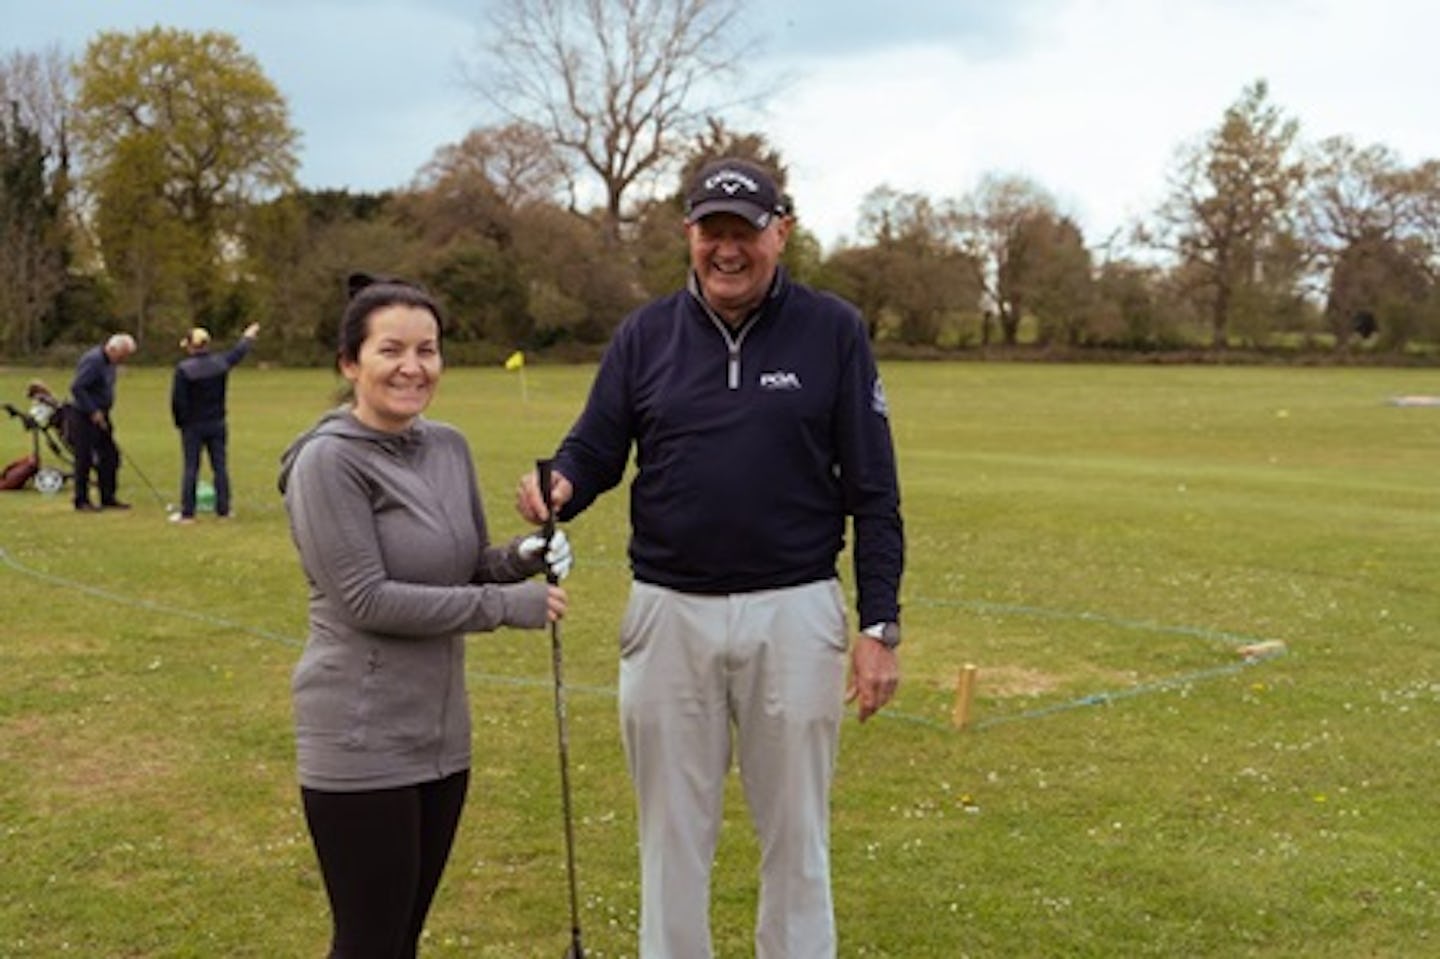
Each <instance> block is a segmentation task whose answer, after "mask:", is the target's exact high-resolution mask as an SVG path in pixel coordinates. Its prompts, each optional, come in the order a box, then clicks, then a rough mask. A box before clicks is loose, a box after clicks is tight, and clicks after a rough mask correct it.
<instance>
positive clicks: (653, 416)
mask: <svg viewBox="0 0 1440 959" xmlns="http://www.w3.org/2000/svg"><path fill="white" fill-rule="evenodd" d="M791 213H792V210H791V206H790V203H789V199H788V197H786V196H785V195H784V194H782V193H781V192H780V191H779V190H778V189H777V187H776V183H775V180H774V177H773V176H772V175H771V173H770V171H768V170H766V169H764V168H762V167H760V166H758V165H756V164H754V163H750V162H746V161H743V160H735V159H726V160H719V161H716V162H713V163H710V164H707V165H705V166H704V167H703V168H702V169H700V171H699V172H698V173H697V174H696V175H695V177H694V179H693V180H692V181H691V182H690V184H689V186H688V187H687V189H686V194H685V220H684V226H685V232H686V236H687V237H688V241H689V248H690V266H691V270H690V275H689V282H688V283H687V284H686V287H685V289H683V290H681V291H679V292H677V293H674V294H672V295H670V296H667V297H664V298H662V299H660V300H657V301H655V302H653V303H650V304H649V305H647V306H643V307H641V308H640V309H639V310H637V311H636V312H635V313H633V314H631V315H630V316H629V317H627V318H626V319H625V321H624V322H623V323H622V324H621V326H620V328H619V329H618V330H617V331H616V333H615V336H614V337H613V338H612V340H611V342H610V345H609V347H608V348H607V350H606V353H605V356H604V358H603V359H602V360H601V362H600V368H599V371H598V372H597V373H596V376H595V382H594V384H593V386H592V388H591V391H590V396H589V399H588V401H587V403H586V406H585V409H584V411H583V412H582V413H581V415H580V418H579V419H578V420H577V421H576V423H575V424H574V426H573V427H572V428H571V430H570V433H569V435H567V436H566V437H565V439H564V441H563V442H562V443H561V444H560V448H559V451H558V452H557V453H556V456H555V465H554V474H553V476H552V483H551V494H552V496H553V502H554V503H555V505H556V507H557V516H558V518H559V519H561V520H571V519H574V518H575V517H576V516H577V515H579V514H580V513H581V512H582V511H584V510H585V509H586V507H588V506H589V505H590V504H591V503H592V502H593V501H594V500H595V498H596V497H597V496H599V495H600V494H602V493H604V492H605V491H606V490H609V489H611V488H613V487H614V486H616V485H617V484H618V483H619V482H620V480H621V478H622V477H623V475H624V473H625V470H626V467H627V465H628V463H629V461H630V453H631V448H632V446H633V447H634V449H635V464H636V472H635V475H634V478H633V480H632V482H631V485H630V526H631V538H630V564H631V569H632V574H633V578H634V582H633V583H632V585H631V590H630V597H629V602H628V606H627V608H626V611H625V615H624V618H623V620H622V622H621V626H620V679H619V704H620V721H621V730H622V737H623V741H624V746H625V753H626V760H627V762H628V765H629V771H630V776H631V779H632V782H633V784H634V788H635V793H636V798H637V804H638V809H639V831H640V859H641V907H640V956H641V957H642V959H709V957H710V956H711V955H712V954H713V953H712V944H711V937H710V921H709V909H710V874H711V866H712V861H713V858H714V853H715V848H716V841H717V838H718V835H719V831H720V823H721V806H722V801H723V795H724V784H725V779H726V776H727V775H728V772H729V768H730V763H731V750H732V742H733V745H734V749H735V755H736V756H737V758H738V760H739V768H740V779H741V784H742V786H743V789H744V793H745V798H746V802H747V804H748V805H749V808H750V816H751V821H752V822H753V823H754V826H755V829H756V831H757V834H758V836H759V840H760V850H761V861H760V874H761V875H760V894H759V915H758V918H757V925H756V930H755V955H756V957H757V959H833V957H834V956H835V955H836V949H837V945H836V932H835V918H834V909H833V905H832V898H831V890H830V859H829V855H830V853H829V842H830V813H829V797H830V786H831V781H832V777H833V774H834V767H835V758H836V753H837V749H838V744H839V735H840V721H841V718H842V716H843V712H844V705H843V704H844V702H845V700H846V699H847V698H848V699H858V701H859V713H858V715H859V718H860V720H861V721H862V722H863V721H865V720H866V719H868V718H869V717H870V716H871V715H873V714H874V713H875V711H876V710H878V709H880V708H881V707H882V706H884V705H885V704H886V702H888V701H889V700H890V698H891V697H892V695H893V694H894V692H895V689H896V686H897V684H898V682H899V664H898V660H897V655H896V646H897V644H898V643H899V641H900V632H899V614H900V606H899V599H898V593H899V587H900V578H901V573H902V569H903V565H904V537H903V529H902V523H901V516H900V495H899V485H898V480H897V476H896V467H895V455H894V450H893V446H892V441H891V435H890V425H889V419H888V411H887V407H886V401H885V392H884V390H883V388H882V387H881V383H880V375H879V373H878V371H877V369H876V365H875V360H874V358H873V356H872V354H871V351H870V344H869V341H868V339H867V336H866V327H865V323H864V321H863V319H862V317H861V315H860V313H859V311H858V310H856V309H855V308H854V307H853V306H851V305H850V304H849V303H846V302H845V301H843V300H841V299H839V298H837V297H835V296H831V295H829V294H824V293H818V292H816V291H814V290H811V289H809V288H807V287H805V286H802V285H801V284H799V283H796V282H794V281H793V280H791V279H790V278H789V276H788V275H787V274H786V272H785V270H784V268H783V267H781V266H780V265H779V261H780V256H781V254H782V253H783V252H784V249H785V242H786V238H787V237H788V236H789V234H790V230H791V226H792V222H793V220H792V218H791ZM516 505H517V508H518V509H519V511H520V513H521V515H522V516H524V517H525V518H526V519H528V520H530V521H532V522H540V521H541V520H543V519H544V517H545V515H546V511H545V505H544V500H543V498H542V496H541V495H540V490H539V489H538V487H537V479H536V476H535V474H534V473H530V474H527V475H525V476H523V477H521V480H520V486H519V490H518V493H517V504H516ZM847 521H849V522H850V523H851V524H852V527H853V532H854V564H855V581H856V584H857V593H858V610H859V615H860V622H859V626H860V627H861V628H860V629H859V630H858V633H857V634H854V635H853V640H852V634H851V632H850V630H849V628H848V627H847V625H846V614H845V608H844V598H843V594H842V590H841V587H840V584H839V581H838V578H837V572H836V567H837V562H838V556H839V553H840V551H841V549H842V546H843V544H844V540H845V533H846V524H847ZM847 648H848V650H849V659H850V674H851V675H850V682H849V684H848V689H847V684H846V681H845V669H846V665H845V658H846V651H847Z"/></svg>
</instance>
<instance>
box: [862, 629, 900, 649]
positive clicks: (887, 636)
mask: <svg viewBox="0 0 1440 959" xmlns="http://www.w3.org/2000/svg"><path fill="white" fill-rule="evenodd" d="M860 632H862V633H864V634H865V635H866V636H869V637H870V638H871V639H874V640H878V641H879V642H880V643H882V644H883V645H884V646H885V647H886V648H887V649H894V648H895V647H896V646H899V645H900V624H899V623H875V624H873V625H871V626H866V627H865V628H864V629H862V630H860Z"/></svg>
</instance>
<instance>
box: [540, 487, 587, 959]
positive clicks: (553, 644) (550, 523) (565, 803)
mask: <svg viewBox="0 0 1440 959" xmlns="http://www.w3.org/2000/svg"><path fill="white" fill-rule="evenodd" d="M552 466H553V463H552V461H551V460H548V459H544V460H536V461H535V476H536V479H537V480H539V482H540V497H541V500H542V501H543V502H544V503H545V526H544V530H545V548H546V551H547V552H548V551H549V547H550V537H552V536H553V535H555V507H554V504H553V503H552V502H551V500H550V477H551V472H552ZM545 581H546V582H547V583H549V584H550V585H551V586H554V585H556V584H558V583H559V582H560V577H558V576H556V575H555V573H554V571H553V570H551V569H550V564H549V563H548V562H547V563H546V564H545ZM550 659H551V662H552V664H553V665H554V671H555V727H556V729H557V730H558V731H559V740H560V803H561V806H562V807H563V809H564V812H565V872H566V875H567V876H568V877H569V879H570V946H569V948H568V949H566V950H565V957H564V959H585V947H584V946H582V945H581V944H580V902H579V898H578V897H577V895H576V893H575V827H574V825H573V823H572V821H571V815H570V743H569V735H568V733H567V729H566V727H567V724H566V722H565V673H564V667H563V662H562V656H561V652H560V623H559V621H558V620H557V621H555V622H552V623H551V624H550Z"/></svg>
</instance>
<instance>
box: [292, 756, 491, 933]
mask: <svg viewBox="0 0 1440 959" xmlns="http://www.w3.org/2000/svg"><path fill="white" fill-rule="evenodd" d="M469 784H470V772H469V770H465V771H463V772H458V773H455V774H454V775H452V776H447V777H446V778H445V779H438V780H435V781H433V782H427V783H420V784H419V785H416V786H402V787H400V788H398V789H379V790H374V791H371V792H353V793H350V792H346V793H342V792H323V791H321V790H316V789H306V788H303V787H302V788H301V790H300V796H301V799H302V800H303V802H304V805H305V822H306V823H307V824H308V825H309V827H310V838H311V840H312V841H313V842H314V844H315V854H316V856H317V857H319V859H320V872H321V874H322V875H323V876H324V877H325V892H326V894H327V895H328V896H329V897H330V913H331V916H332V917H333V918H334V922H335V931H334V937H333V939H332V940H331V943H330V959H414V957H415V951H416V948H417V946H418V943H419V941H420V932H421V930H423V929H424V927H425V916H426V914H427V913H428V912H429V911H430V902H431V900H432V899H434V897H435V887H436V886H438V885H439V884H440V874H441V873H442V872H444V871H445V862H446V860H447V859H449V858H450V845H451V843H452V842H453V841H454V839H455V830H456V829H457V828H458V827H459V825H460V810H461V809H462V808H463V807H464V805H465V791H466V789H467V788H468V787H469Z"/></svg>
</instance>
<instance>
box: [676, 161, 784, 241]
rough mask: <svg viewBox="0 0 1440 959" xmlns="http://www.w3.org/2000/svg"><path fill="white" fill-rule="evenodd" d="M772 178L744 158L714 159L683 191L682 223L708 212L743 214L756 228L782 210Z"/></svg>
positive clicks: (693, 220)
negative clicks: (683, 218) (683, 220)
mask: <svg viewBox="0 0 1440 959" xmlns="http://www.w3.org/2000/svg"><path fill="white" fill-rule="evenodd" d="M784 212H785V208H784V205H783V204H782V203H781V199H780V191H779V190H778V189H777V188H776V186H775V180H774V178H773V177H772V176H771V175H770V174H769V173H768V172H767V171H766V170H764V169H763V168H761V167H760V166H759V165H757V164H754V163H751V162H750V161H748V160H737V159H733V158H730V159H724V160H715V161H712V162H710V163H707V164H705V166H703V167H701V169H700V172H699V173H696V174H695V176H694V178H693V179H691V181H690V188H689V189H688V190H686V191H685V222H686V223H694V222H695V221H696V220H700V219H703V218H704V217H707V216H709V215H710V214H712V213H734V214H737V215H738V216H743V217H744V218H745V219H746V220H748V221H749V222H750V225H751V226H753V227H755V229H757V230H763V229H765V227H766V226H767V225H769V223H770V219H771V217H773V216H774V215H775V214H777V213H784Z"/></svg>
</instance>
